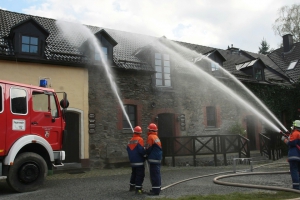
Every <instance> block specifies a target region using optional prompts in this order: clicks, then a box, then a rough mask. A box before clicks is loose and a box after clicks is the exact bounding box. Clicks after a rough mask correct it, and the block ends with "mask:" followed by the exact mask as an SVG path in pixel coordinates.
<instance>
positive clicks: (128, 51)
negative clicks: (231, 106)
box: [0, 9, 300, 83]
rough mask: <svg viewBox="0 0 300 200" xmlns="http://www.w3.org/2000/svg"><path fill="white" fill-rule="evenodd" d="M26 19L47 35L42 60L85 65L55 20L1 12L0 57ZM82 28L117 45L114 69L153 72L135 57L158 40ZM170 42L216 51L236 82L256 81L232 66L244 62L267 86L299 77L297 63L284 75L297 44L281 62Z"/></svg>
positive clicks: (9, 51) (8, 52)
mask: <svg viewBox="0 0 300 200" xmlns="http://www.w3.org/2000/svg"><path fill="white" fill-rule="evenodd" d="M30 18H32V19H34V20H35V21H36V22H37V23H39V24H40V25H41V26H42V27H43V28H44V29H45V30H46V31H48V32H49V37H48V38H47V40H46V44H47V45H46V49H45V55H46V60H48V61H53V62H55V61H60V62H66V63H70V62H71V63H77V64H85V63H86V62H87V61H86V60H87V59H84V56H83V55H82V53H81V52H80V51H79V48H78V47H79V46H80V45H81V44H82V43H83V42H84V40H85V38H83V37H81V36H77V37H76V39H75V40H74V41H73V43H72V44H69V43H68V42H67V41H66V40H65V39H64V37H63V35H62V34H60V32H59V28H58V27H57V25H56V20H54V19H49V18H44V17H39V16H32V15H27V14H21V13H15V12H10V11H6V10H1V9H0V55H5V56H13V52H14V51H13V46H12V43H11V41H9V40H8V39H7V38H6V37H7V36H8V35H9V34H10V30H11V28H12V27H14V26H16V25H18V24H19V23H21V22H23V21H25V20H28V19H30ZM85 26H86V27H87V28H89V29H90V30H91V32H92V33H93V34H96V33H97V32H99V31H101V30H103V29H104V30H105V31H106V32H107V33H108V34H109V35H110V36H111V37H112V38H113V39H114V40H115V41H116V42H117V45H116V46H115V47H114V52H113V60H114V63H115V66H116V67H117V68H123V69H134V70H147V71H154V68H153V67H151V66H150V65H149V64H147V63H145V62H143V61H142V60H140V59H139V58H138V56H135V55H136V53H137V52H138V50H140V49H143V48H147V46H151V44H152V43H154V42H155V41H157V40H159V38H157V37H152V36H147V35H141V34H136V33H129V32H124V31H118V30H113V29H106V28H102V27H96V26H90V25H85ZM174 42H176V43H178V44H180V45H182V46H184V47H187V48H189V49H191V50H194V51H195V52H197V53H201V54H203V55H207V54H209V53H210V52H213V51H218V52H219V53H220V54H221V55H222V56H223V58H224V59H225V62H224V63H223V67H224V68H225V69H226V70H227V71H229V72H230V73H232V74H233V75H235V76H237V77H238V78H239V79H240V80H248V81H250V80H252V81H256V80H254V79H253V78H252V76H249V75H247V74H245V73H244V72H243V71H241V70H237V68H236V65H238V64H241V63H245V62H251V61H253V60H257V59H260V60H262V62H263V63H264V64H265V66H266V70H264V71H265V78H266V80H267V82H268V83H270V82H273V83H277V82H278V83H282V82H287V80H288V79H287V78H286V74H285V73H287V74H288V75H289V76H291V77H293V80H294V79H296V76H299V74H300V62H298V64H297V66H296V67H295V69H294V70H289V71H286V69H287V66H288V63H289V61H290V60H292V59H296V58H297V56H294V53H295V52H298V59H299V57H300V56H299V55H300V52H299V51H300V43H299V44H297V45H295V48H294V51H295V52H292V53H290V54H286V55H285V57H284V59H282V50H281V49H278V50H276V51H274V52H272V54H270V55H269V57H268V56H265V55H262V54H256V53H251V52H247V51H243V50H239V49H237V48H233V47H232V48H228V49H227V50H223V49H217V48H213V47H207V46H202V45H197V44H191V43H186V42H180V41H174ZM296 46H297V48H296ZM232 50H235V51H234V53H232V52H233V51H232ZM237 50H238V51H237ZM270 58H271V59H270ZM278 63H279V64H278ZM297 74H298V75H297Z"/></svg>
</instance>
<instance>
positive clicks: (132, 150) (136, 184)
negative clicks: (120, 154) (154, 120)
mask: <svg viewBox="0 0 300 200" xmlns="http://www.w3.org/2000/svg"><path fill="white" fill-rule="evenodd" d="M133 131H134V132H133V137H132V138H131V139H130V141H129V142H128V145H127V152H128V157H129V160H130V164H131V170H132V172H131V177H130V189H129V191H135V193H136V194H143V193H144V191H143V182H144V178H145V166H144V162H145V154H146V152H145V148H144V140H143V138H142V137H141V134H142V128H141V127H140V126H136V127H135V128H134V129H133Z"/></svg>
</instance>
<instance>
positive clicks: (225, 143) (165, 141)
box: [160, 135, 250, 167]
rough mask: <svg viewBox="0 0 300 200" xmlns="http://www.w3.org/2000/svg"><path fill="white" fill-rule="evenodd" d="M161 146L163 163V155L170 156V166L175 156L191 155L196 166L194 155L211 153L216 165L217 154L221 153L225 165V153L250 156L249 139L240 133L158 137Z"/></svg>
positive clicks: (173, 163)
mask: <svg viewBox="0 0 300 200" xmlns="http://www.w3.org/2000/svg"><path fill="white" fill-rule="evenodd" d="M160 140H161V142H162V147H163V163H164V162H165V157H172V166H173V167H174V166H175V157H178V156H193V162H194V163H193V164H194V166H196V156H200V155H213V156H214V164H215V166H217V155H218V154H222V155H223V158H224V165H227V158H226V157H227V154H228V153H238V155H239V158H242V157H246V158H250V148H249V140H248V139H247V138H245V137H243V136H241V135H208V136H181V137H163V138H160Z"/></svg>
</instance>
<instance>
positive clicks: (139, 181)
mask: <svg viewBox="0 0 300 200" xmlns="http://www.w3.org/2000/svg"><path fill="white" fill-rule="evenodd" d="M144 178H145V167H144V166H139V167H132V168H131V177H130V185H132V186H133V185H135V188H136V189H142V187H143V182H144Z"/></svg>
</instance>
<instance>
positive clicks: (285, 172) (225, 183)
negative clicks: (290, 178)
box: [161, 162, 300, 194]
mask: <svg viewBox="0 0 300 200" xmlns="http://www.w3.org/2000/svg"><path fill="white" fill-rule="evenodd" d="M278 164H287V163H286V162H280V163H268V164H263V165H259V166H257V167H254V168H253V169H257V168H260V167H264V166H268V165H278ZM238 172H242V173H238V174H237V173H235V174H229V175H223V176H218V177H216V178H214V180H213V182H214V183H216V184H220V185H229V186H236V187H247V188H257V189H267V190H280V191H286V192H294V193H298V194H300V190H294V189H290V188H283V187H277V186H264V185H252V184H241V183H230V182H222V181H219V180H218V179H222V178H228V177H232V176H246V175H261V174H289V173H290V172H289V171H277V172H250V173H244V172H245V170H240V171H238ZM228 173H232V171H225V172H219V173H214V174H206V175H202V176H196V177H192V178H188V179H184V180H181V181H178V182H175V183H173V184H170V185H167V186H165V187H162V188H161V190H165V189H167V188H169V187H172V186H174V185H177V184H179V183H183V182H186V181H190V180H193V179H198V178H204V177H208V176H215V175H220V174H228Z"/></svg>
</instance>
